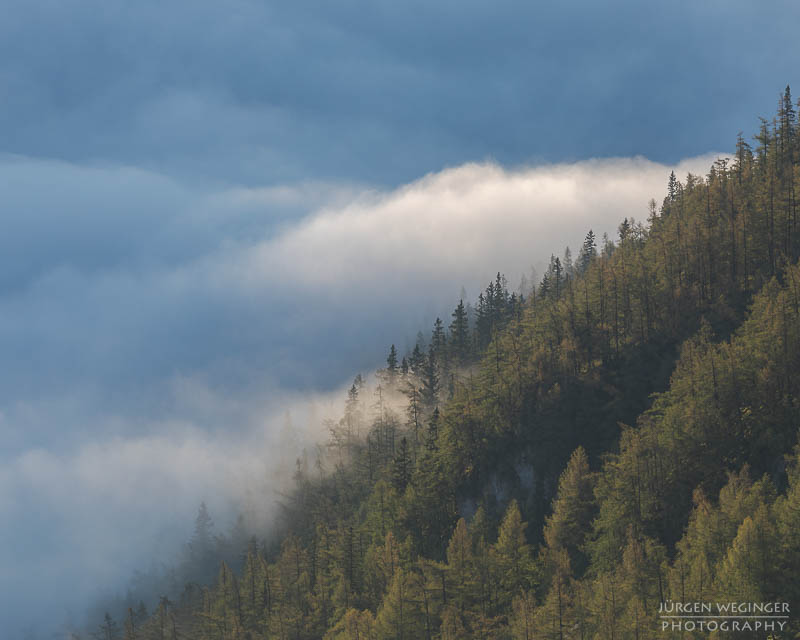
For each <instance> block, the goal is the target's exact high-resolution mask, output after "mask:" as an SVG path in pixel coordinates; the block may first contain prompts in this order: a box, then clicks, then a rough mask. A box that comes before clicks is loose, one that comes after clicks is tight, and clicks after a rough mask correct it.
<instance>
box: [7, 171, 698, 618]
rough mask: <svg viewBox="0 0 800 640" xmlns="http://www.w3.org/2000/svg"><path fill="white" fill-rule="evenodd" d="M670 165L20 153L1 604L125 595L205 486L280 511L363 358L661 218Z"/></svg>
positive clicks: (377, 359)
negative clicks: (263, 172)
mask: <svg viewBox="0 0 800 640" xmlns="http://www.w3.org/2000/svg"><path fill="white" fill-rule="evenodd" d="M713 157H714V156H703V157H700V158H694V159H690V160H686V161H684V162H681V163H680V164H679V165H678V166H677V167H674V168H675V170H676V173H678V175H679V176H684V175H685V174H686V172H688V171H691V172H695V173H704V172H705V171H706V170H707V169H708V166H709V164H710V162H711V161H712V160H713ZM672 168H673V167H669V166H665V165H661V164H657V163H653V162H650V161H648V160H645V159H643V158H633V159H615V160H593V161H586V162H579V163H575V164H560V165H547V166H541V167H531V168H516V169H506V168H503V167H501V166H498V165H496V164H491V163H487V164H469V165H464V166H460V167H454V168H451V169H447V170H444V171H442V172H439V173H433V174H430V175H428V176H426V177H424V178H422V179H420V180H417V181H415V182H413V183H411V184H408V185H406V186H403V187H400V188H398V189H394V190H388V191H387V190H376V189H368V188H364V187H360V186H358V185H339V184H330V183H302V184H289V185H285V186H280V187H275V186H270V187H264V188H243V187H238V188H235V189H231V188H227V187H219V188H214V187H213V186H212V187H209V186H206V187H204V188H202V189H200V188H197V186H196V185H192V184H190V183H182V182H179V181H176V180H175V179H172V178H168V177H165V176H162V175H159V174H155V173H152V172H145V171H141V170H136V169H129V168H125V167H107V166H79V165H72V164H66V163H54V162H42V161H37V160H31V159H27V158H19V157H14V158H11V157H6V158H5V159H2V160H0V184H2V185H3V190H4V196H5V201H6V203H7V204H9V206H7V207H4V210H3V211H4V213H3V215H2V217H3V223H4V228H5V233H4V235H3V237H2V240H0V243H2V248H3V251H0V262H2V264H3V267H4V273H5V274H6V275H5V279H4V280H3V282H2V286H0V349H1V350H2V352H3V354H4V365H5V366H4V367H3V369H2V371H0V435H2V439H3V442H4V444H5V446H4V448H3V452H2V453H0V463H2V467H1V468H2V471H0V520H2V521H3V523H4V525H3V528H2V531H1V532H0V536H1V537H2V539H1V540H0V565H2V566H3V567H4V572H3V576H2V577H1V578H0V618H2V619H4V620H12V621H14V622H12V623H11V624H12V625H13V624H17V625H18V627H20V628H22V627H24V626H25V625H26V624H28V622H29V621H30V620H32V619H33V616H34V615H35V613H36V612H37V611H41V610H42V608H43V607H44V609H45V610H48V611H56V612H57V614H56V617H58V616H59V615H60V614H61V608H63V607H65V606H66V607H71V608H72V609H73V610H74V611H78V612H79V609H80V606H81V605H82V604H83V603H86V602H87V601H88V600H90V599H91V598H92V597H93V596H94V595H95V594H96V592H97V590H98V589H113V588H121V587H122V585H123V584H124V580H125V578H127V577H128V576H129V575H130V574H131V572H132V570H133V568H135V567H141V566H147V565H149V563H150V561H151V559H153V558H163V557H166V556H168V555H169V553H171V552H172V551H174V549H176V548H178V547H179V543H180V542H181V541H182V540H183V539H184V538H185V537H186V536H187V535H188V533H189V532H190V531H189V530H190V528H191V521H192V517H193V514H194V512H195V509H196V508H197V504H198V503H199V501H200V500H202V499H205V500H207V501H208V502H209V504H210V506H211V508H212V512H214V511H216V512H217V513H218V514H219V520H220V522H221V523H224V522H225V521H226V520H227V519H229V518H230V517H232V515H233V513H234V512H235V511H236V510H237V509H250V511H251V512H252V513H253V514H260V515H259V517H260V518H261V520H262V522H260V523H259V525H260V526H262V527H268V526H269V519H270V518H271V517H272V512H271V511H270V508H269V504H268V503H270V502H271V500H272V497H273V496H274V494H275V490H276V487H279V486H280V483H281V482H283V481H284V480H285V478H286V477H287V476H288V475H289V474H290V472H291V469H292V468H293V465H294V455H295V454H294V451H296V450H297V448H298V447H299V446H300V445H302V444H303V443H308V442H314V441H316V440H318V439H320V438H322V437H324V433H323V431H322V429H321V426H320V425H321V422H322V418H323V417H324V416H328V415H337V414H338V412H339V408H340V404H339V403H340V402H341V401H342V399H343V398H344V390H345V388H346V385H347V384H348V382H349V381H350V380H352V376H353V375H354V374H355V373H357V372H359V371H361V372H364V373H366V372H368V371H370V370H372V369H374V368H375V367H376V366H380V364H381V362H382V360H383V358H384V357H385V351H386V349H387V347H388V345H389V344H391V343H396V344H397V345H398V347H399V348H400V349H401V350H402V349H404V348H406V347H407V346H410V345H411V344H412V341H413V339H414V335H415V334H416V331H417V330H418V329H423V330H424V331H427V330H428V327H429V326H430V323H432V321H433V319H434V318H435V317H436V316H437V315H440V316H442V317H443V318H445V320H447V319H448V316H449V313H450V311H451V310H452V307H453V305H454V304H455V303H456V302H457V300H458V295H459V291H460V289H461V287H462V286H464V287H465V288H466V290H467V292H468V295H469V296H470V298H474V297H475V296H476V295H477V293H478V292H479V290H480V289H482V288H483V287H484V286H485V285H486V283H487V282H488V281H489V279H491V278H492V277H493V276H494V274H495V273H496V272H497V271H502V272H504V273H505V274H506V275H507V276H508V277H509V280H510V281H511V283H512V285H513V284H514V283H515V282H517V281H518V279H519V277H520V275H521V274H522V273H524V272H528V270H529V268H530V266H531V265H532V264H536V263H543V262H546V261H547V259H548V258H549V255H550V254H551V253H561V252H562V251H563V249H564V246H565V245H567V244H569V245H571V246H572V248H573V249H575V250H576V249H577V247H578V245H579V243H580V242H581V241H582V239H583V237H584V235H585V233H586V231H587V230H588V229H589V228H590V227H591V228H593V229H594V230H595V232H596V233H598V235H600V234H602V233H603V232H605V231H607V232H609V233H612V234H613V233H614V231H615V229H616V227H617V225H618V223H619V222H620V221H621V219H622V218H624V217H636V218H638V219H643V218H645V216H646V213H647V202H648V200H649V199H650V198H653V197H655V198H656V199H660V198H661V197H663V193H664V191H665V185H666V181H667V177H668V175H669V172H670V170H671V169H672ZM45 179H46V182H47V183H48V184H51V185H57V186H58V189H57V190H56V191H55V192H53V191H51V190H48V191H47V192H46V191H45V190H43V189H41V188H39V186H38V185H40V184H41V181H42V180H45ZM23 213H24V215H23ZM21 247H24V248H25V251H24V252H22V249H21ZM287 412H288V414H287ZM287 415H288V416H289V418H287ZM287 420H290V421H291V424H292V425H293V426H292V427H291V428H289V427H287V424H288V422H287ZM287 465H288V466H287ZM265 496H266V498H265ZM255 502H258V504H259V505H261V506H260V507H259V508H258V509H256V508H251V507H248V505H252V504H254V503H255Z"/></svg>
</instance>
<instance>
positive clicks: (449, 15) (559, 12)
mask: <svg viewBox="0 0 800 640" xmlns="http://www.w3.org/2000/svg"><path fill="white" fill-rule="evenodd" d="M5 5H6V7H5V11H4V20H3V22H2V24H1V25H0V86H1V87H2V91H3V96H4V100H3V104H2V106H0V131H2V139H1V140H2V142H0V146H2V148H3V149H4V150H5V151H8V152H14V153H21V154H26V155H40V156H47V157H58V158H63V159H67V160H71V161H85V160H87V159H92V160H98V159H101V160H106V161H112V162H121V163H125V164H134V165H140V166H147V167H150V168H156V169H159V170H164V171H167V172H168V173H170V174H181V175H183V176H194V177H196V178H202V179H205V180H228V181H232V182H248V183H263V182H273V183H274V182H281V181H284V180H296V179H298V178H304V179H305V178H308V177H312V176H316V177H325V178H331V177H347V178H352V177H353V176H357V177H358V178H359V179H360V180H369V181H379V182H383V183H392V184H396V183H399V182H402V181H406V180H410V179H413V178H415V177H417V176H418V175H420V174H421V173H424V172H426V171H429V170H436V169H439V168H441V167H442V166H443V165H448V164H458V163H461V162H463V161H465V160H484V159H485V158H487V157H493V158H495V159H497V160H498V161H500V162H503V163H512V164H513V163H519V162H525V161H531V160H533V161H540V160H545V161H554V160H555V161H558V160H564V159H576V158H581V157H597V156H627V155H635V154H642V155H645V156H647V157H649V158H651V159H654V160H662V161H670V162H672V161H676V160H677V159H679V158H681V157H686V156H689V155H697V154H698V153H702V152H705V151H707V150H709V149H720V148H724V147H725V146H726V145H729V144H730V141H731V139H732V138H733V136H735V134H736V132H737V131H738V129H739V128H743V127H747V126H748V125H749V124H750V123H751V122H752V121H753V119H754V117H755V115H757V114H764V113H769V112H770V111H771V110H772V108H773V102H774V100H773V96H777V92H778V91H779V90H780V89H781V88H782V87H783V86H784V84H785V83H787V82H789V81H791V80H792V79H793V76H792V74H794V73H796V70H795V68H794V65H793V61H794V60H795V59H796V58H797V54H798V52H799V51H800V45H798V43H797V39H796V37H795V35H796V34H794V32H793V29H792V25H794V24H796V22H797V18H798V17H800V8H798V5H797V4H796V3H793V2H788V1H787V2H774V3H769V7H768V8H767V7H765V6H764V5H758V4H754V3H750V2H724V3H723V2H719V1H710V2H677V3H657V4H653V3H636V2H619V1H617V2H604V3H596V2H569V3H560V4H558V5H556V4H553V3H523V2H509V1H501V2H493V3H485V2H474V1H472V2H470V1H468V2H438V3H430V2H417V1H413V2H385V1H383V2H372V1H370V2H335V3H331V2H298V3H289V2H286V3H264V2H247V1H243V0H236V1H233V2H226V3H219V2H210V1H207V0H205V1H204V0H199V1H198V2H192V3H191V4H186V3H179V2H153V1H144V2H136V3H129V2H121V1H119V0H117V1H113V0H112V1H100V0H94V1H90V0H75V1H72V2H46V1H43V0H26V1H25V2H20V1H14V0H12V1H7V2H6V3H5ZM759 34H761V36H763V37H759ZM767 34H768V38H769V46H764V45H763V43H764V39H763V38H764V37H767Z"/></svg>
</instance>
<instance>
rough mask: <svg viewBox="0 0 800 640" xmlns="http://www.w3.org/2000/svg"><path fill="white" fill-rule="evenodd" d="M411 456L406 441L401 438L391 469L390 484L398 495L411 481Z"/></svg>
mask: <svg viewBox="0 0 800 640" xmlns="http://www.w3.org/2000/svg"><path fill="white" fill-rule="evenodd" d="M411 465H412V463H411V454H410V452H409V450H408V440H406V438H402V439H401V440H400V447H399V448H398V450H397V454H396V455H395V457H394V465H393V469H392V483H393V484H394V488H395V489H397V491H398V492H399V493H403V491H405V489H406V486H408V483H409V482H410V481H411Z"/></svg>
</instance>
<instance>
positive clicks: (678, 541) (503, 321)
mask: <svg viewBox="0 0 800 640" xmlns="http://www.w3.org/2000/svg"><path fill="white" fill-rule="evenodd" d="M799 187H800V128H799V127H798V119H797V115H796V110H795V108H794V106H793V104H792V100H791V97H790V94H789V90H788V88H787V90H786V92H785V95H784V96H783V97H782V99H781V101H780V104H779V110H778V114H777V116H776V117H775V119H774V120H773V121H771V122H768V121H764V120H762V124H761V127H760V129H759V132H758V134H757V135H756V136H755V144H754V146H753V147H751V146H750V145H749V144H748V143H747V142H745V140H744V138H743V137H742V136H741V135H740V136H739V139H738V141H737V144H736V152H735V155H734V157H733V158H732V159H731V160H725V159H720V160H718V161H717V162H715V163H714V165H713V166H712V167H710V169H709V172H708V174H707V175H706V176H704V177H703V176H694V175H689V176H687V177H686V178H685V180H683V181H680V180H678V179H677V178H676V177H675V176H674V175H672V176H670V177H669V180H668V184H667V195H666V197H665V198H664V199H663V203H662V204H661V205H657V204H656V203H655V202H652V203H651V207H650V216H649V218H648V220H647V221H646V223H644V224H642V223H637V222H635V221H632V220H627V219H626V220H624V221H622V223H621V224H620V226H619V234H618V237H617V238H616V239H614V241H613V242H612V241H611V240H606V241H605V242H602V243H601V244H602V246H600V247H598V246H597V241H596V239H595V238H594V235H593V234H592V233H591V232H590V233H589V234H588V235H587V237H586V241H585V243H584V245H583V246H582V247H581V249H580V251H579V252H578V255H577V256H576V259H575V262H574V264H573V263H572V261H571V259H570V257H569V256H568V255H567V256H566V259H564V260H562V259H561V258H553V259H552V260H551V263H550V266H549V268H548V270H547V273H546V274H545V275H544V277H543V279H542V281H541V282H540V283H539V284H538V285H537V286H535V287H534V288H533V289H532V290H531V291H523V292H521V293H513V294H510V293H509V292H508V290H507V287H506V285H505V281H504V279H503V278H502V277H501V276H499V275H498V278H497V280H496V281H495V282H493V283H491V284H490V285H489V286H488V287H487V289H486V291H485V292H484V293H483V294H482V295H481V296H480V298H479V300H478V301H477V303H476V305H475V307H474V309H473V308H472V307H470V306H469V305H466V304H465V303H464V302H462V304H460V305H459V306H458V308H456V309H455V310H454V312H453V314H452V318H451V319H450V321H449V322H448V326H445V323H443V322H441V321H437V323H436V325H435V327H434V329H433V332H432V335H431V337H430V339H429V340H424V341H421V342H420V344H418V345H417V347H416V348H415V350H414V351H413V352H412V353H409V354H405V355H404V356H402V357H401V355H400V354H398V353H397V352H396V350H395V348H394V347H392V348H391V350H390V354H389V357H388V359H387V367H386V368H385V369H383V370H382V371H381V372H379V385H378V386H377V388H376V389H374V390H373V389H370V388H369V387H368V385H366V384H365V383H364V381H363V380H362V379H361V377H360V376H359V377H358V378H357V379H356V381H355V382H354V384H353V387H352V389H351V391H350V395H349V398H348V402H347V409H346V412H345V415H344V416H343V417H342V419H341V420H340V421H339V422H337V423H335V424H330V425H328V427H329V431H330V434H331V437H330V441H329V443H327V447H325V451H324V452H323V453H321V454H320V455H318V456H317V457H316V459H303V460H300V461H298V471H297V475H296V482H297V487H296V490H295V491H294V492H293V494H292V495H291V496H290V498H288V499H287V500H286V502H285V504H284V515H285V519H284V522H283V524H282V525H281V526H282V529H281V531H282V536H281V540H280V542H279V543H278V544H275V545H273V544H261V543H259V542H257V541H256V540H253V541H251V542H250V543H249V545H248V546H247V548H246V549H243V550H242V552H243V556H242V558H243V560H242V562H241V566H236V567H234V568H232V567H231V566H230V565H229V564H228V563H222V564H221V565H220V566H219V571H218V576H217V579H216V582H215V583H214V584H213V585H212V584H195V583H189V584H187V585H186V586H185V588H184V589H183V592H182V594H180V595H179V596H178V595H174V596H173V597H172V600H173V601H170V600H168V599H167V598H164V599H162V601H161V604H160V605H159V606H158V608H157V609H156V610H155V611H154V612H153V613H152V614H151V615H148V614H147V613H146V612H144V611H140V612H138V613H137V612H136V611H135V610H134V609H131V610H130V611H129V612H128V614H127V616H126V618H125V620H119V622H118V623H114V621H113V620H111V618H108V619H107V620H106V622H105V623H104V625H103V627H102V628H101V633H103V634H105V635H106V637H109V638H110V637H114V635H113V634H116V633H119V635H121V636H122V635H124V637H126V638H159V640H161V639H165V638H169V639H173V638H187V637H188V638H198V639H200V638H208V639H211V638H215V639H227V638H254V639H255V638H280V639H286V640H289V639H291V640H300V639H312V638H323V637H324V638H328V639H330V640H333V639H336V640H345V639H348V640H355V639H358V640H367V639H369V640H372V639H384V638H386V639H388V638H393V639H394V638H397V639H405V640H411V639H416V638H442V639H455V638H515V639H517V638H520V639H531V638H628V637H630V638H650V637H663V635H664V633H663V632H662V631H661V626H660V622H659V620H658V608H659V603H660V602H663V601H667V600H670V599H671V600H678V601H681V602H694V601H713V600H721V601H730V600H737V601H757V602H760V601H776V600H779V601H784V602H788V603H789V605H790V607H791V611H792V612H793V614H794V615H793V616H792V617H791V618H790V619H789V620H788V622H787V626H786V627H785V629H784V630H783V631H782V632H778V633H776V634H775V636H774V637H783V638H788V637H795V636H794V635H793V634H797V633H800V580H798V579H797V575H798V572H800V450H799V449H797V448H796V447H797V436H798V427H800V403H799V402H798V398H800V376H799V375H798V372H799V371H800V267H798V265H797V259H798V256H800V229H799V228H798V202H797V201H798V198H800V194H798V193H797V189H798V188H799ZM692 633H695V635H696V637H707V636H708V632H706V631H703V632H701V631H696V632H688V633H686V632H685V633H684V634H683V637H693V636H692ZM723 635H724V634H723ZM676 637H677V636H676ZM743 637H753V636H752V635H747V634H745V636H743Z"/></svg>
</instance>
